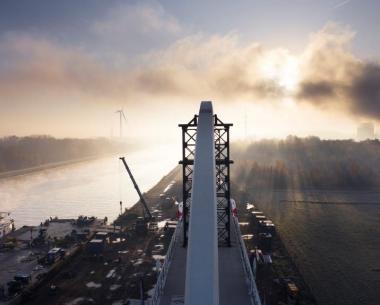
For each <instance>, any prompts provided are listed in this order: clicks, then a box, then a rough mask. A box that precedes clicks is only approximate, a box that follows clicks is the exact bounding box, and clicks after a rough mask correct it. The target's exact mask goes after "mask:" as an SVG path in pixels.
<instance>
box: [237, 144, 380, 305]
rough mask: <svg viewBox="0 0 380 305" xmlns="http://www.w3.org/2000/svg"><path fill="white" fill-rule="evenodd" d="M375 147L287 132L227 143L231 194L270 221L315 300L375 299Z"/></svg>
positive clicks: (378, 277) (378, 204)
mask: <svg viewBox="0 0 380 305" xmlns="http://www.w3.org/2000/svg"><path fill="white" fill-rule="evenodd" d="M379 150H380V143H379V141H365V142H359V143H357V142H353V141H329V140H320V139H317V138H308V139H300V138H295V137H289V138H288V139H286V140H283V141H272V140H266V141H261V142H255V143H251V144H250V145H243V144H241V145H240V146H237V145H236V146H235V150H234V159H235V163H236V164H235V165H234V166H233V167H232V168H233V177H234V178H233V181H234V184H235V185H234V188H235V191H234V190H233V193H235V195H236V196H235V197H236V198H237V199H238V200H239V201H240V202H254V203H255V204H256V205H257V206H258V207H259V208H260V209H261V210H262V211H263V212H264V213H265V214H266V215H267V216H268V217H269V218H271V219H272V220H273V221H274V223H275V224H276V226H277V230H278V231H279V233H280V235H281V237H282V239H283V241H284V243H285V245H286V247H287V250H288V251H289V253H290V254H291V256H292V258H293V260H294V262H295V263H296V265H297V266H298V268H299V270H300V272H301V273H302V275H303V277H304V278H305V280H306V282H307V283H308V285H309V286H310V289H311V290H312V292H313V294H314V295H315V297H316V299H317V302H318V304H323V305H325V304H326V305H357V304H362V305H375V304H377V303H378V297H379V295H378V290H377V287H378V285H379V283H380V272H379V271H380V262H379V253H380V238H379V236H380V226H379V220H380V187H379V186H380V184H379V164H380V163H379V162H378V158H379V156H380V154H379ZM233 196H234V194H233Z"/></svg>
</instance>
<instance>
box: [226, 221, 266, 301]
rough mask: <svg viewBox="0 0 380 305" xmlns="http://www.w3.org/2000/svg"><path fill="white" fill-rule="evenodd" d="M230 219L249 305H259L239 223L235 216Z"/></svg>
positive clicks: (258, 297)
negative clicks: (246, 286)
mask: <svg viewBox="0 0 380 305" xmlns="http://www.w3.org/2000/svg"><path fill="white" fill-rule="evenodd" d="M231 218H232V222H233V224H234V228H235V231H236V236H237V240H238V243H239V250H240V251H239V252H240V258H241V260H242V263H243V268H244V273H245V277H246V282H247V285H248V291H249V295H250V296H251V303H252V305H261V300H260V296H259V291H258V290H257V286H256V281H255V277H254V276H253V273H252V267H251V264H250V262H249V259H248V254H247V248H246V247H245V243H244V240H243V237H242V235H241V231H240V225H239V221H238V219H237V217H235V216H232V217H231Z"/></svg>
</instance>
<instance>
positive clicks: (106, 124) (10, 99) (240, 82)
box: [0, 0, 380, 142]
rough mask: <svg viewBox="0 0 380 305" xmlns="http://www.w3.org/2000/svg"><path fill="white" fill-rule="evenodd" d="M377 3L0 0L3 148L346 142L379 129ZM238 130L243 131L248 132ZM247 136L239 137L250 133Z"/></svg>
mask: <svg viewBox="0 0 380 305" xmlns="http://www.w3.org/2000/svg"><path fill="white" fill-rule="evenodd" d="M379 11H380V2H378V1H368V0H366V1H359V0H351V1H350V0H322V1H316V0H314V1H313V0H282V1H280V0H277V1H271V0H257V1H187V2H185V1H175V0H171V1H121V0H108V1H105V0H81V1H77V0H76V1H74V0H66V1H51V0H34V1H30V0H18V1H17V0H9V1H8V0H2V1H0V107H1V112H0V122H1V124H0V136H4V135H11V134H16V135H29V134H51V135H54V136H57V137H64V136H70V137H90V136H91V137H92V136H110V135H117V134H118V132H119V131H118V116H117V115H116V114H115V111H116V110H117V109H119V108H121V107H124V111H125V113H126V115H127V119H128V123H127V126H126V129H125V132H124V133H126V134H128V136H129V137H142V138H150V137H151V136H152V135H154V136H157V137H158V139H159V140H160V139H161V140H160V141H161V142H164V141H166V140H168V141H171V140H172V139H175V138H178V137H179V130H178V127H177V123H182V122H186V121H188V120H190V118H191V116H192V115H193V114H194V113H195V112H196V111H197V108H198V104H199V101H201V100H213V101H214V108H215V109H216V111H217V112H218V113H219V115H220V116H221V117H222V118H223V119H224V120H225V121H231V122H233V123H234V124H235V127H234V134H233V135H234V136H235V138H239V137H243V136H245V134H247V135H248V136H249V137H255V138H260V137H285V136H286V135H288V134H297V135H300V136H307V135H312V134H314V135H318V136H321V137H328V138H335V137H337V138H350V137H351V138H352V137H354V136H355V130H356V126H357V125H358V124H359V123H361V122H365V121H371V122H374V123H375V125H378V121H379V119H380V61H379V52H380V38H379V37H380V35H378V33H379V32H380V31H379V30H380V22H379V21H378V12H379ZM245 121H247V124H245ZM245 126H246V127H245Z"/></svg>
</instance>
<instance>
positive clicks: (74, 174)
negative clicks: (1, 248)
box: [0, 146, 180, 227]
mask: <svg viewBox="0 0 380 305" xmlns="http://www.w3.org/2000/svg"><path fill="white" fill-rule="evenodd" d="M124 156H125V157H126V160H127V162H128V164H129V166H130V168H131V171H132V173H133V174H134V176H135V179H136V181H137V183H138V184H139V187H140V189H141V191H142V192H145V191H148V190H149V189H150V188H151V187H153V186H154V185H155V184H156V183H157V182H158V181H159V180H160V179H161V178H162V176H163V175H166V174H167V173H168V172H169V171H170V170H171V169H173V168H174V167H175V165H176V164H178V160H179V158H180V149H179V148H177V147H172V146H160V147H156V148H154V149H153V150H152V149H146V150H140V151H136V152H133V153H129V154H124ZM118 157H119V155H115V156H109V157H104V158H100V159H96V160H92V161H86V162H82V163H75V164H72V165H67V166H63V167H57V168H51V169H46V170H43V171H38V172H34V173H30V174H27V175H23V176H15V177H11V178H6V179H0V211H6V212H11V217H12V218H13V219H14V220H15V224H16V227H21V226H23V225H37V224H39V223H40V222H41V221H43V220H45V219H47V218H49V217H55V216H57V217H59V218H76V217H77V216H78V215H87V216H96V217H100V218H104V217H105V216H107V217H108V219H109V220H114V219H115V218H116V217H117V216H118V214H119V212H120V204H119V201H120V200H122V201H123V208H124V207H130V206H132V205H133V204H135V203H136V202H137V200H138V195H137V193H136V191H135V189H134V188H133V185H132V182H131V180H130V178H129V176H128V174H127V172H126V170H125V168H124V166H123V164H122V163H121V161H119V159H118Z"/></svg>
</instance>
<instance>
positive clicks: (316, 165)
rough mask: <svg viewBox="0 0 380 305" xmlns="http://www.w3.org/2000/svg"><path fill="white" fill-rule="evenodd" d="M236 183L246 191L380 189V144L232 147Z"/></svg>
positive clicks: (291, 142) (315, 141)
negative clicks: (265, 189)
mask: <svg viewBox="0 0 380 305" xmlns="http://www.w3.org/2000/svg"><path fill="white" fill-rule="evenodd" d="M232 148H233V149H232V156H233V159H234V161H235V164H234V165H233V166H232V175H233V181H235V182H236V183H237V185H239V186H244V187H245V188H248V189H249V188H274V189H286V188H289V189H307V188H322V189H366V188H375V187H378V186H380V141H379V140H367V141H362V142H355V141H353V140H321V139H319V138H318V137H308V138H298V137H295V136H289V137H287V138H286V139H285V140H262V141H257V142H252V143H249V144H244V143H235V144H234V145H233V147H232Z"/></svg>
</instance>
